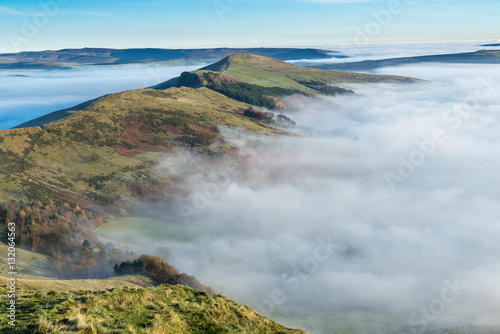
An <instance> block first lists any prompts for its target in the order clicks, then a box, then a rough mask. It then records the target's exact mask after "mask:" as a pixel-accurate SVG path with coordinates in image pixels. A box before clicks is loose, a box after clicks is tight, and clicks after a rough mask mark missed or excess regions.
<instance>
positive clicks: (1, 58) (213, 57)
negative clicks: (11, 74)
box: [0, 48, 340, 69]
mask: <svg viewBox="0 0 500 334" xmlns="http://www.w3.org/2000/svg"><path fill="white" fill-rule="evenodd" d="M235 53H251V54H256V55H261V56H267V57H274V58H277V59H281V60H297V59H326V58H331V57H340V55H339V54H338V53H336V52H332V51H328V50H320V49H296V48H214V49H151V48H149V49H122V50H120V49H103V48H84V49H65V50H47V51H38V52H20V53H4V54H0V69H1V68H3V69H26V68H40V69H53V68H65V67H73V66H78V65H119V64H131V63H151V62H172V63H203V62H205V63H208V62H214V61H217V60H219V59H221V58H224V57H227V56H229V55H232V54H235Z"/></svg>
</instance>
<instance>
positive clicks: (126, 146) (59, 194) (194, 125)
mask: <svg viewBox="0 0 500 334" xmlns="http://www.w3.org/2000/svg"><path fill="white" fill-rule="evenodd" d="M174 81H175V82H176V83H175V84H169V85H168V87H157V89H137V90H131V91H125V92H121V93H117V94H110V95H106V96H103V97H100V98H97V99H94V100H92V101H88V102H86V103H82V104H80V105H78V106H75V107H74V108H69V109H65V110H61V111H58V112H55V113H52V114H49V115H46V116H44V117H42V118H39V119H37V120H33V121H31V122H28V123H27V124H24V125H23V126H20V127H18V128H16V129H10V130H3V131H0V225H1V226H2V227H6V226H9V224H10V223H14V224H15V226H16V244H17V246H18V251H19V254H20V255H21V254H22V255H24V259H23V260H20V261H19V263H18V264H17V265H18V269H19V273H20V275H22V276H20V278H24V279H25V280H21V281H19V282H20V284H21V285H20V286H21V287H23V288H25V291H26V290H27V289H37V290H45V288H44V287H49V286H50V287H51V289H52V290H54V291H52V290H51V291H49V292H48V293H45V292H43V293H42V292H35V291H30V292H26V294H25V295H23V297H22V298H21V300H20V303H21V305H23V306H22V307H23V309H22V312H20V313H21V314H36V315H37V317H30V318H29V319H28V318H22V319H20V320H22V322H23V324H24V325H23V326H24V327H19V328H18V330H19V331H20V333H24V332H26V333H27V332H32V331H36V330H38V332H42V333H44V332H47V333H48V332H57V333H60V332H69V333H71V332H82V331H83V332H87V333H92V331H95V330H97V332H99V333H101V332H102V333H106V332H109V333H115V332H116V333H118V332H120V333H122V332H124V331H127V330H128V331H130V332H134V331H136V332H144V333H146V332H150V333H184V332H194V333H197V332H198V333H205V332H213V333H217V332H242V333H255V332H260V333H300V331H292V330H287V329H285V328H283V327H281V326H279V325H277V324H275V323H273V322H271V321H270V320H268V319H265V318H263V317H261V316H260V315H258V314H256V313H255V312H254V311H252V310H250V309H249V308H248V307H243V306H241V305H238V304H236V303H234V302H232V301H230V300H229V299H227V298H225V297H223V296H218V295H217V296H211V295H208V294H205V293H204V292H200V291H196V290H192V289H189V288H185V287H180V286H178V285H180V284H183V285H189V286H191V287H194V288H197V289H199V290H204V291H208V292H210V291H212V290H211V289H210V288H209V287H205V286H203V284H202V283H200V282H198V281H197V280H196V279H195V278H194V277H192V276H188V275H187V274H184V273H179V272H178V271H177V270H176V269H175V268H173V267H172V266H170V265H169V264H168V263H167V262H165V261H164V260H162V259H160V258H157V257H151V256H141V257H138V256H137V254H134V253H133V252H132V251H130V250H129V249H127V248H126V246H120V245H117V244H114V243H112V242H109V241H108V240H103V239H100V238H98V237H97V236H96V234H95V230H96V229H98V228H100V227H101V226H103V224H106V223H107V221H108V220H109V219H110V218H112V217H121V216H124V215H128V214H131V213H132V212H139V213H140V214H141V215H142V216H144V215H146V213H149V212H152V211H153V210H149V208H150V207H149V205H151V206H153V207H154V206H156V207H158V206H161V207H162V209H165V210H168V211H169V212H170V213H171V214H170V215H169V218H171V219H172V220H173V221H176V220H179V219H181V216H180V213H178V210H176V208H177V206H176V202H175V199H176V196H180V195H181V196H182V195H186V194H184V193H183V187H182V185H183V182H185V180H186V178H187V177H188V176H189V175H192V174H196V173H206V170H204V164H203V162H205V161H207V162H211V161H217V162H219V163H222V164H226V165H228V166H229V165H233V166H243V165H244V164H245V162H246V159H248V158H249V155H248V154H247V153H246V152H245V151H244V150H240V148H239V147H238V146H237V144H235V143H234V142H233V139H234V138H236V140H241V139H245V140H249V141H252V140H253V139H254V138H255V137H257V136H256V135H259V138H265V137H268V138H269V137H272V136H282V135H290V134H289V133H288V131H287V126H293V124H294V123H293V121H291V120H289V119H287V118H286V117H285V116H283V115H276V114H274V113H271V112H267V111H266V110H263V109H259V108H258V107H259V106H264V107H268V108H270V109H280V108H283V104H284V103H286V101H285V100H284V99H283V97H286V96H291V95H302V96H318V95H320V94H323V93H325V94H332V95H334V94H346V93H352V91H349V90H347V89H345V88H341V87H333V86H331V85H330V84H331V83H342V82H418V80H416V79H411V78H403V77H394V76H372V75H360V74H355V73H344V72H338V71H323V70H316V69H308V68H301V67H299V66H295V65H291V64H288V63H286V62H283V61H280V60H277V59H272V58H267V57H262V56H255V55H246V54H237V55H232V56H230V57H227V58H225V59H223V60H222V61H219V62H217V63H215V64H213V65H211V66H209V67H206V68H203V69H200V70H199V71H194V72H186V73H183V74H182V75H181V76H180V77H179V78H177V79H175V80H173V81H172V82H174ZM165 85H167V84H165ZM324 90H326V91H324ZM177 160H179V161H180V162H178V163H179V164H180V166H170V165H169V167H168V168H167V169H168V171H167V172H165V167H164V164H163V163H164V162H165V161H167V162H170V161H177ZM236 169H237V168H236ZM0 230H1V231H0V232H1V234H2V235H4V236H5V235H6V233H5V228H3V229H2V228H0ZM0 248H2V247H0ZM3 251H5V249H3ZM30 259H31V260H30ZM130 274H132V276H133V277H137V276H134V275H136V274H144V275H147V277H149V279H150V281H148V280H146V279H143V280H137V279H133V280H132V281H131V280H130V276H123V277H122V276H118V277H114V278H113V279H112V280H104V281H96V280H91V279H93V278H103V277H105V276H106V275H130ZM127 277H129V278H127ZM61 278H72V279H75V278H79V279H82V278H86V279H87V280H86V281H83V282H82V281H81V282H76V281H71V282H69V281H59V280H60V279H61ZM124 282H126V283H124ZM158 283H168V284H177V285H176V286H175V287H173V286H168V287H164V286H163V287H149V284H153V285H154V284H158ZM124 284H126V285H131V286H133V287H134V288H133V289H125V288H120V290H116V291H103V290H102V289H108V287H110V286H111V287H115V288H117V287H122V286H123V285H124ZM83 285H89V286H91V287H92V289H96V290H99V291H97V292H73V293H71V292H69V291H70V290H78V291H81V289H80V288H81V287H82V286H83ZM141 286H147V289H146V290H144V289H142V288H140V289H139V287H141ZM58 287H59V288H60V289H61V290H60V291H62V292H58V291H59V290H58ZM136 288H137V289H139V290H137V289H136ZM131 301H134V302H131ZM40 305H45V306H46V313H43V312H42V309H41V308H42V306H40ZM116 305H118V306H116ZM132 307H134V309H133V310H134V312H132ZM136 311H137V312H136ZM103 314H109V315H110V316H109V317H107V318H106V317H103V316H102V315H103ZM131 314H134V317H131V318H130V320H126V317H127V316H128V317H130V315H131ZM38 315H40V317H38ZM2 321H4V320H2ZM20 322H21V321H20ZM90 324H92V325H93V326H94V328H93V329H92V326H91V325H90ZM207 326H208V327H207ZM169 330H170V332H169Z"/></svg>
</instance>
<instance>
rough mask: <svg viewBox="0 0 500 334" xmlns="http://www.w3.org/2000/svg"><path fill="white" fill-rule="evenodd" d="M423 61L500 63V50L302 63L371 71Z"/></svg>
mask: <svg viewBox="0 0 500 334" xmlns="http://www.w3.org/2000/svg"><path fill="white" fill-rule="evenodd" d="M422 63H447V64H500V51H495V50H481V51H477V52H469V53H456V54H445V55H432V56H418V57H403V58H391V59H382V60H365V61H360V62H352V63H339V64H319V65H318V64H307V63H305V62H304V63H301V65H302V66H306V67H311V68H318V69H324V70H341V71H369V70H372V69H375V68H380V67H393V66H403V65H413V64H422Z"/></svg>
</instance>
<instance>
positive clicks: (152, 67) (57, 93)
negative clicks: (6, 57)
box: [0, 64, 201, 130]
mask: <svg viewBox="0 0 500 334" xmlns="http://www.w3.org/2000/svg"><path fill="white" fill-rule="evenodd" d="M200 66H201V65H196V66H161V65H158V64H148V65H115V66H92V67H79V68H74V69H67V70H1V71H0V101H1V102H0V130H3V129H9V128H11V127H14V126H17V125H19V124H21V123H24V122H27V121H30V120H32V119H34V118H37V117H40V116H43V115H45V114H47V113H50V112H52V111H56V110H60V109H64V108H69V107H73V106H75V105H77V104H80V103H82V102H85V101H88V100H91V99H94V98H96V97H99V96H101V95H105V94H110V93H116V92H120V91H123V90H127V89H136V88H144V87H149V86H153V85H155V84H157V83H160V82H163V81H166V80H168V79H170V78H173V77H176V76H178V75H180V74H181V73H182V72H184V71H192V70H195V69H198V68H199V67H200Z"/></svg>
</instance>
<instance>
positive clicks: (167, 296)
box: [0, 281, 305, 334]
mask: <svg viewBox="0 0 500 334" xmlns="http://www.w3.org/2000/svg"><path fill="white" fill-rule="evenodd" d="M82 283H83V282H78V281H76V282H73V283H70V284H73V286H74V288H73V289H71V290H69V289H68V287H67V286H63V289H62V290H61V289H57V288H53V289H52V290H49V291H47V290H46V289H42V290H38V287H37V290H28V291H26V290H24V291H23V292H21V293H20V294H19V296H18V298H17V300H16V301H17V307H18V309H17V316H18V318H17V323H16V324H17V326H16V327H11V326H10V325H8V323H7V322H8V319H7V317H2V319H1V320H0V332H1V333H9V334H10V333H12V334H14V333H20V334H21V333H41V334H44V333H87V334H92V333H171V334H182V333H281V334H289V333H290V334H292V333H296V334H299V333H305V332H304V331H301V330H295V329H288V328H285V327H283V326H281V325H279V324H277V323H275V322H274V321H272V320H269V319H267V318H265V317H263V316H261V315H260V314H258V313H257V312H255V311H254V310H252V309H251V308H250V307H248V306H243V305H241V304H238V303H236V302H234V301H232V300H231V299H229V298H227V297H226V296H223V295H220V294H218V295H210V294H208V293H205V292H203V291H198V290H194V289H191V288H188V287H186V286H181V285H177V286H167V285H161V286H156V287H141V286H137V285H135V286H134V285H129V286H125V287H123V286H122V287H109V288H107V289H102V290H92V289H88V288H87V289H85V288H82V287H83V286H85V284H86V283H85V284H82ZM0 293H1V294H2V295H6V294H7V289H6V285H2V286H0Z"/></svg>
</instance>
